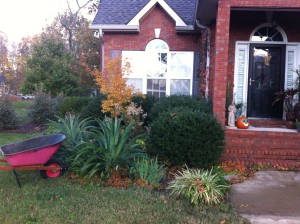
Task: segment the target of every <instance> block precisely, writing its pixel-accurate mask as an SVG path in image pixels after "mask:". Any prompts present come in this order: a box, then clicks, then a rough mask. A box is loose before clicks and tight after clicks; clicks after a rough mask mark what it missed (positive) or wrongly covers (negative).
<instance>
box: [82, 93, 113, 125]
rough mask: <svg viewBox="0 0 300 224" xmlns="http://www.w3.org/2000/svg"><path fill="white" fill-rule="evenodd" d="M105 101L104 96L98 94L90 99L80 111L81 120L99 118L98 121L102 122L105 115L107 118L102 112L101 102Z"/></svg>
mask: <svg viewBox="0 0 300 224" xmlns="http://www.w3.org/2000/svg"><path fill="white" fill-rule="evenodd" d="M104 99H106V95H105V94H103V93H100V94H99V95H98V96H96V97H92V98H91V99H90V100H89V102H88V104H87V105H86V106H85V107H83V108H82V109H81V112H80V114H81V118H88V117H93V118H99V119H100V120H103V118H104V117H105V115H107V116H109V114H108V113H103V112H102V100H104Z"/></svg>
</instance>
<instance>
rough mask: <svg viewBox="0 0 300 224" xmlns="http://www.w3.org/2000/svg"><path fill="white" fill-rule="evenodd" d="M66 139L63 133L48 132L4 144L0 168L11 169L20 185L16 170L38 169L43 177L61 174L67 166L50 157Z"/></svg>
mask: <svg viewBox="0 0 300 224" xmlns="http://www.w3.org/2000/svg"><path fill="white" fill-rule="evenodd" d="M65 139H66V136H65V135H63V134H50V135H44V136H40V137H36V138H31V139H27V140H24V141H20V142H16V143H12V144H8V145H4V146H2V147H1V148H0V151H1V153H2V154H3V155H4V158H2V159H0V162H2V163H7V164H6V165H3V166H0V170H12V171H13V173H14V175H15V178H16V181H17V184H18V185H19V187H21V184H20V181H19V178H18V175H17V174H16V170H39V171H40V175H41V176H42V178H43V179H47V178H56V177H59V176H62V175H63V174H64V172H65V170H66V169H67V167H66V166H65V165H64V164H63V163H62V162H61V161H59V160H56V159H51V158H52V156H53V155H54V153H55V152H56V151H57V150H58V149H59V147H60V146H61V144H62V142H63V141H64V140H65Z"/></svg>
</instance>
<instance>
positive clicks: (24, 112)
mask: <svg viewBox="0 0 300 224" xmlns="http://www.w3.org/2000/svg"><path fill="white" fill-rule="evenodd" d="M31 104H32V101H19V102H15V103H13V108H14V109H15V112H16V114H17V116H18V117H19V119H20V122H22V123H24V122H28V121H29V117H28V109H29V106H30V105H31Z"/></svg>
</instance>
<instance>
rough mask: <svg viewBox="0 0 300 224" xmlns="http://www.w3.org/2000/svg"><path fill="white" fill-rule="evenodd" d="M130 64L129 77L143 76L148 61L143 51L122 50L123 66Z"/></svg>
mask: <svg viewBox="0 0 300 224" xmlns="http://www.w3.org/2000/svg"><path fill="white" fill-rule="evenodd" d="M126 63H129V64H130V72H129V74H127V75H128V76H127V78H142V77H144V76H145V74H146V70H145V69H146V66H147V63H148V62H147V61H146V60H145V52H143V51H122V66H123V67H125V65H126Z"/></svg>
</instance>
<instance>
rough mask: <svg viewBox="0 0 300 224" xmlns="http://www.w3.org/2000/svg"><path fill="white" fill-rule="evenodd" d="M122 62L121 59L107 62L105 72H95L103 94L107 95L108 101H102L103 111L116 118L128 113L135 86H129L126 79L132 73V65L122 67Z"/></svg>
mask: <svg viewBox="0 0 300 224" xmlns="http://www.w3.org/2000/svg"><path fill="white" fill-rule="evenodd" d="M121 62H122V61H121V58H120V57H118V58H115V59H110V60H106V65H105V68H104V72H103V73H102V72H100V71H99V70H96V71H95V72H94V75H95V78H96V82H97V83H98V84H99V86H100V90H101V92H103V93H104V94H106V95H107V99H106V100H103V101H102V111H103V112H111V113H112V115H113V116H114V117H115V118H117V117H118V116H120V115H121V114H122V113H124V112H125V111H126V107H127V106H126V105H128V104H129V103H130V102H131V98H132V93H133V86H128V85H127V84H126V80H127V79H126V78H125V76H126V75H128V74H129V73H130V63H125V65H124V66H123V67H122V65H121V64H122V63H121Z"/></svg>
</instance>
